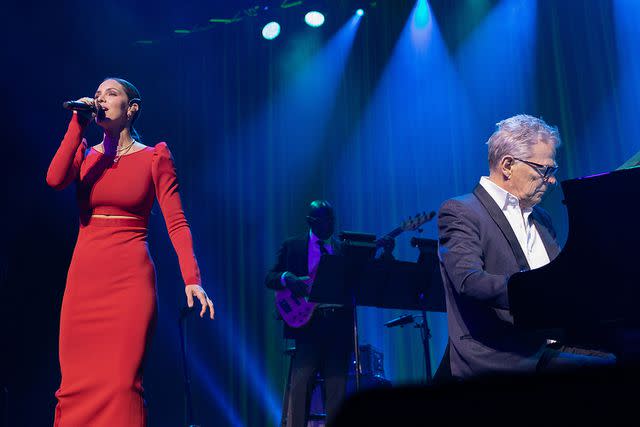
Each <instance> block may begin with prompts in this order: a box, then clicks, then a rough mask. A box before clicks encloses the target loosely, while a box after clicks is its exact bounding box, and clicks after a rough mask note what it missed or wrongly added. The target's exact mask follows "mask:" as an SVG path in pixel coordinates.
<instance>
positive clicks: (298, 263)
mask: <svg viewBox="0 0 640 427" xmlns="http://www.w3.org/2000/svg"><path fill="white" fill-rule="evenodd" d="M331 247H332V249H333V253H334V254H336V255H337V254H339V253H340V250H341V245H340V242H339V241H338V240H337V239H335V238H333V237H332V238H331ZM285 271H289V272H291V273H293V274H295V275H296V276H308V275H309V232H307V233H306V234H303V235H300V236H296V237H291V238H289V239H287V240H285V241H284V243H283V244H282V246H281V247H280V250H279V251H278V259H277V260H276V263H275V265H274V266H273V267H272V268H271V270H269V272H268V273H267V277H266V278H265V285H266V286H267V288H270V289H274V290H279V289H282V283H281V281H280V278H281V277H282V273H284V272H285ZM305 328H306V326H303V327H302V328H299V329H295V328H291V327H289V326H287V325H286V324H285V329H284V335H285V337H287V338H296V337H297V336H298V335H299V334H300V333H301V332H302V333H303V332H304V329H305Z"/></svg>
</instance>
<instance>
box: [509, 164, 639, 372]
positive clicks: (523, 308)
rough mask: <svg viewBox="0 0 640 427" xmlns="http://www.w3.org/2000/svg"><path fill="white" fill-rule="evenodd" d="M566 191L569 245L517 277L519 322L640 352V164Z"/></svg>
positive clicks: (513, 306)
mask: <svg viewBox="0 0 640 427" xmlns="http://www.w3.org/2000/svg"><path fill="white" fill-rule="evenodd" d="M562 190H563V192H564V202H563V203H564V204H565V205H566V208H567V212H568V217H569V235H568V239H567V243H566V245H565V246H564V248H563V250H562V252H561V253H560V254H559V255H558V256H557V257H556V258H555V259H554V260H553V261H551V262H550V263H549V264H547V265H546V266H544V267H541V268H538V269H535V270H531V271H526V272H520V273H516V274H514V275H513V276H512V277H511V278H510V280H509V285H508V294H509V303H510V310H511V314H512V315H513V318H514V324H515V326H516V327H521V328H531V329H547V330H553V329H555V330H561V331H563V333H566V334H568V335H569V336H572V337H578V341H582V342H589V343H590V344H592V345H601V347H604V348H607V349H609V350H611V351H614V352H615V353H617V354H624V353H625V352H628V353H637V354H640V353H638V350H637V349H635V350H634V349H633V348H634V346H635V347H638V344H635V343H637V342H640V340H638V339H636V338H635V337H636V336H640V335H638V333H637V331H640V209H639V207H640V167H635V168H631V169H626V170H617V171H613V172H609V173H604V174H600V175H594V176H588V177H584V178H578V179H572V180H567V181H563V182H562ZM637 354H635V355H634V358H636V359H637Z"/></svg>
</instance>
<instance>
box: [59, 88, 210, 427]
mask: <svg viewBox="0 0 640 427" xmlns="http://www.w3.org/2000/svg"><path fill="white" fill-rule="evenodd" d="M80 101H82V102H84V103H86V104H89V105H91V106H94V107H95V111H96V113H94V114H89V113H78V112H75V111H74V113H73V116H72V118H71V122H70V123H69V127H68V129H67V133H66V134H65V136H64V139H63V140H62V143H61V144H60V147H59V148H58V151H57V152H56V154H55V156H54V157H53V160H52V161H51V165H50V166H49V170H48V172H47V183H48V184H49V185H50V186H51V187H53V188H55V189H57V190H60V189H63V188H65V187H67V186H68V185H69V184H71V183H72V182H75V183H76V189H77V196H78V197H77V198H78V203H79V207H80V230H79V233H78V240H77V242H76V246H75V249H74V251H73V257H72V259H71V265H70V266H69V272H68V275H67V284H66V289H65V293H64V298H63V302H62V313H61V315H60V369H61V371H62V382H61V384H60V388H59V389H58V391H57V392H56V397H57V398H58V405H57V406H56V412H55V421H54V425H55V426H56V427H66V426H74V427H75V426H93V427H100V426H105V427H114V426H128V427H129V426H144V425H145V419H146V415H145V409H144V404H143V399H142V364H143V360H144V356H145V350H146V348H147V345H148V343H149V339H150V336H151V332H152V330H153V326H154V322H155V313H156V277H155V269H154V265H153V261H152V260H151V258H150V256H149V250H148V246H147V223H148V219H149V213H150V211H151V207H152V205H153V203H154V200H155V199H156V198H157V199H158V202H159V205H160V208H161V209H162V213H163V215H164V218H165V222H166V224H167V230H168V232H169V237H170V238H171V242H172V243H173V247H174V248H175V251H176V253H177V254H178V259H179V263H180V270H181V272H182V277H183V279H184V282H185V285H186V286H185V293H186V296H187V304H188V305H189V306H190V307H191V306H193V298H194V296H195V297H196V298H198V300H200V303H201V304H202V310H201V311H200V317H203V316H204V314H205V313H206V311H207V308H208V309H209V315H210V317H211V319H213V317H214V309H213V303H212V302H211V300H210V299H209V298H208V296H207V294H206V292H205V291H204V289H203V288H202V287H201V282H200V270H199V269H198V264H197V261H196V257H195V255H194V252H193V243H192V238H191V231H190V228H189V224H188V223H187V220H186V218H185V215H184V212H183V210H182V203H181V201H180V193H179V191H178V180H177V178H176V170H175V166H174V164H173V159H172V157H171V152H170V151H169V148H168V147H167V144H166V143H164V142H161V143H159V144H157V145H156V146H155V147H147V146H145V145H143V144H142V143H140V140H139V136H138V134H137V132H136V131H135V129H134V128H133V123H134V122H135V120H136V117H137V116H138V114H139V112H140V107H141V104H142V101H141V99H140V93H139V92H138V90H137V89H136V88H135V86H133V85H132V84H131V83H129V82H127V81H126V80H122V79H118V78H108V79H106V80H104V81H103V82H102V83H101V84H100V86H99V87H98V89H97V91H96V93H95V97H94V98H93V99H92V98H82V99H80ZM93 117H95V121H96V123H97V124H98V125H99V126H100V127H102V128H103V130H104V136H103V139H102V142H101V143H99V144H97V145H94V146H93V147H91V148H88V146H87V141H86V140H85V139H84V138H83V137H82V134H83V131H84V130H85V128H86V127H87V125H88V124H89V122H90V121H91V120H92V119H93Z"/></svg>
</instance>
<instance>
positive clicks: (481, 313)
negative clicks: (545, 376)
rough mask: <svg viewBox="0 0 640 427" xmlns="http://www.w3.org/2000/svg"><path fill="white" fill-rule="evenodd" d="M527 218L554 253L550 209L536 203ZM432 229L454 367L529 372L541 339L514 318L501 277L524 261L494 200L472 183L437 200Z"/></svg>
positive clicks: (461, 371)
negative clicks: (435, 227)
mask: <svg viewBox="0 0 640 427" xmlns="http://www.w3.org/2000/svg"><path fill="white" fill-rule="evenodd" d="M531 218H532V220H533V222H534V224H535V226H536V229H537V230H538V233H539V235H540V238H541V240H542V242H543V243H544V247H545V249H546V251H547V254H548V256H549V259H550V260H553V259H554V258H555V257H556V256H557V255H558V253H559V252H560V248H559V246H558V244H557V242H556V240H555V232H554V230H553V227H552V225H551V220H550V217H549V215H548V214H547V213H546V212H545V211H544V210H542V209H541V208H539V207H537V206H536V207H534V208H533V212H532V213H531ZM438 229H439V256H440V266H441V272H442V278H443V281H444V284H445V292H446V294H445V295H446V300H447V314H448V323H449V340H450V346H451V348H450V352H451V353H450V361H451V371H452V374H453V375H454V376H456V377H460V378H466V377H470V376H475V375H479V374H487V373H496V372H534V371H535V368H536V365H537V363H538V360H539V358H540V355H541V354H542V352H543V350H544V344H545V339H544V337H543V336H541V335H538V334H536V333H532V332H528V331H524V330H520V329H516V328H515V327H514V326H513V318H512V317H511V315H510V313H509V302H508V297H507V281H508V280H509V277H510V276H511V275H512V274H513V273H516V272H518V271H523V270H529V264H528V262H527V259H526V257H525V255H524V252H523V251H522V248H521V247H520V244H519V243H518V240H517V238H516V235H515V233H514V232H513V230H512V228H511V225H510V224H509V222H508V220H507V218H506V217H505V216H504V214H503V213H502V210H501V209H500V207H499V206H498V205H497V203H496V202H495V201H494V200H493V199H492V198H491V196H490V195H489V193H487V191H486V190H485V189H484V188H483V187H482V186H480V185H478V186H477V187H476V189H475V190H474V192H473V194H467V195H465V196H461V197H458V198H455V199H451V200H447V201H446V202H445V203H444V204H443V205H442V207H441V208H440V212H439V216H438Z"/></svg>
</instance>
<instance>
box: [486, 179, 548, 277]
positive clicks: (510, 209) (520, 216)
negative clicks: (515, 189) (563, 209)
mask: <svg viewBox="0 0 640 427" xmlns="http://www.w3.org/2000/svg"><path fill="white" fill-rule="evenodd" d="M480 185H481V186H482V187H483V188H484V189H485V190H487V193H489V195H490V196H491V198H492V199H493V200H495V202H496V203H497V204H498V206H499V207H500V209H502V213H503V214H504V216H505V217H506V218H507V221H509V224H510V225H511V229H512V230H513V232H514V233H515V235H516V238H517V239H518V243H520V247H521V248H522V252H524V255H525V257H526V258H527V262H528V263H529V267H531V269H534V268H539V267H542V266H544V265H547V264H549V254H547V250H546V249H545V247H544V244H543V243H542V239H541V238H540V234H539V233H538V230H537V229H536V226H535V224H534V223H533V221H532V220H531V212H532V208H525V209H520V200H519V199H518V198H517V197H516V196H514V195H513V194H511V193H509V192H508V191H506V190H505V189H503V188H502V187H500V186H498V185H497V184H496V183H494V182H493V181H491V180H490V179H489V177H486V176H483V177H482V178H480Z"/></svg>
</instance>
